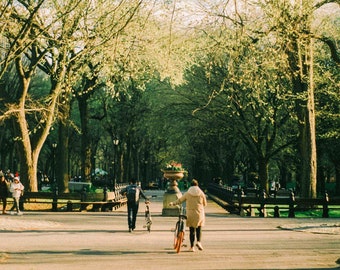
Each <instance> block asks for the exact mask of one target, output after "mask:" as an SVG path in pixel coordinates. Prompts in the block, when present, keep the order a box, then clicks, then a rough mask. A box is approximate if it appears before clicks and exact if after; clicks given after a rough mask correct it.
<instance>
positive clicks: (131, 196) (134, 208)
mask: <svg viewBox="0 0 340 270" xmlns="http://www.w3.org/2000/svg"><path fill="white" fill-rule="evenodd" d="M120 193H121V194H122V195H125V196H126V198H127V214H128V215H127V216H128V226H129V232H132V231H133V230H134V229H135V228H136V219H137V213H138V208H139V199H140V197H143V198H144V199H145V200H147V197H146V196H145V194H144V192H143V190H142V188H141V187H140V186H138V185H137V183H136V180H135V179H131V181H130V184H129V185H128V186H126V187H125V188H123V189H122V190H121V192H120Z"/></svg>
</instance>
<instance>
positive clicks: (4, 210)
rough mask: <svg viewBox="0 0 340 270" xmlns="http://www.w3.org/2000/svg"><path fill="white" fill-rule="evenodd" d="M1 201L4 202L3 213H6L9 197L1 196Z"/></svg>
mask: <svg viewBox="0 0 340 270" xmlns="http://www.w3.org/2000/svg"><path fill="white" fill-rule="evenodd" d="M0 199H1V201H2V213H5V212H6V206H7V197H6V196H1V198H0Z"/></svg>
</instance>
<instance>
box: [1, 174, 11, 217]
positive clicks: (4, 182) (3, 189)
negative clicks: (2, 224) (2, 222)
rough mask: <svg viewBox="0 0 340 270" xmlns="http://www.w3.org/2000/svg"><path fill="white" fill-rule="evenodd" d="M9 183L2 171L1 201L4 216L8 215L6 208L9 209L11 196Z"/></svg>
mask: <svg viewBox="0 0 340 270" xmlns="http://www.w3.org/2000/svg"><path fill="white" fill-rule="evenodd" d="M8 185H9V183H8V182H7V180H6V178H5V175H4V173H3V172H2V171H0V200H1V201H2V214H3V215H5V214H7V212H6V207H7V197H8V195H9V190H8Z"/></svg>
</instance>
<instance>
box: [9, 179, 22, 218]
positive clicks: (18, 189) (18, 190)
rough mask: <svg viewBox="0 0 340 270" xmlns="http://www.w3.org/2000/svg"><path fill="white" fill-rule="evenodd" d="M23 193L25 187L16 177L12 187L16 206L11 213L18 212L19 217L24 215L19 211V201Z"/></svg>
mask: <svg viewBox="0 0 340 270" xmlns="http://www.w3.org/2000/svg"><path fill="white" fill-rule="evenodd" d="M23 191H24V186H23V184H21V182H20V180H19V177H14V179H13V182H12V183H11V187H10V192H11V193H12V197H13V199H14V204H13V206H12V208H11V211H14V210H16V211H17V214H18V215H22V212H21V211H20V209H19V200H20V197H21V195H22V193H23Z"/></svg>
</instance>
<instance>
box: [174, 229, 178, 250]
mask: <svg viewBox="0 0 340 270" xmlns="http://www.w3.org/2000/svg"><path fill="white" fill-rule="evenodd" d="M178 233H179V222H177V223H176V227H175V230H174V249H177V245H178Z"/></svg>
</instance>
